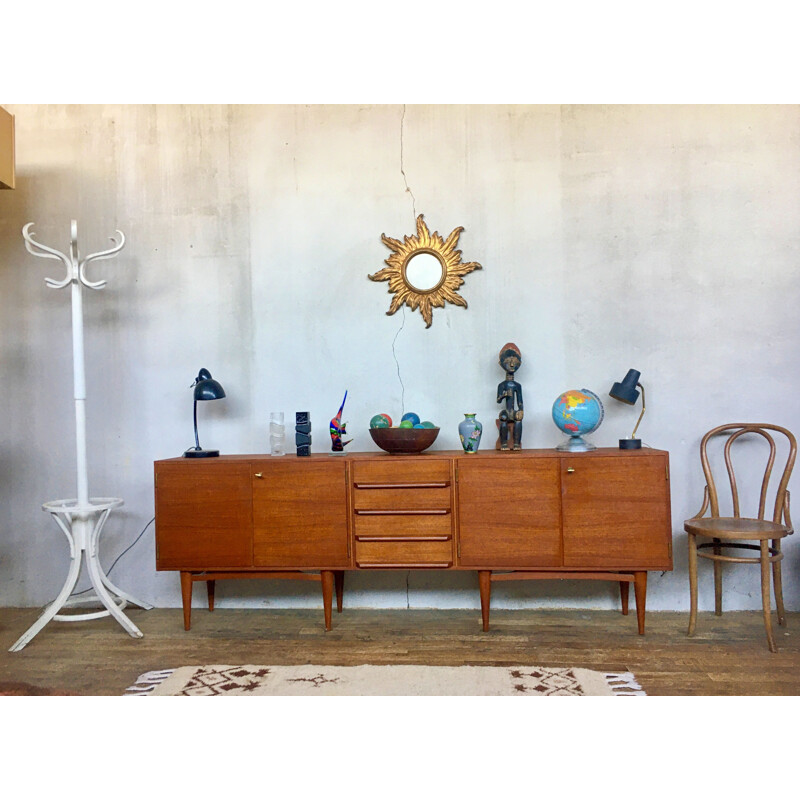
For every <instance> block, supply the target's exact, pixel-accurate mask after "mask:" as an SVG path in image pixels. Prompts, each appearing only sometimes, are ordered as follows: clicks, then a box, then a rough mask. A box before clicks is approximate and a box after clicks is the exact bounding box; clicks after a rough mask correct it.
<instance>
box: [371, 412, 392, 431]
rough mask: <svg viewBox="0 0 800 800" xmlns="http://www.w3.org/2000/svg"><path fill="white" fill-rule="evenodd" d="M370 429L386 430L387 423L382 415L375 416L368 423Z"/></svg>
mask: <svg viewBox="0 0 800 800" xmlns="http://www.w3.org/2000/svg"><path fill="white" fill-rule="evenodd" d="M369 426H370V428H388V427H390V426H389V421H388V420H387V419H386V416H385V415H384V414H376V415H375V416H374V417H373V418H372V419H371V420H370V421H369Z"/></svg>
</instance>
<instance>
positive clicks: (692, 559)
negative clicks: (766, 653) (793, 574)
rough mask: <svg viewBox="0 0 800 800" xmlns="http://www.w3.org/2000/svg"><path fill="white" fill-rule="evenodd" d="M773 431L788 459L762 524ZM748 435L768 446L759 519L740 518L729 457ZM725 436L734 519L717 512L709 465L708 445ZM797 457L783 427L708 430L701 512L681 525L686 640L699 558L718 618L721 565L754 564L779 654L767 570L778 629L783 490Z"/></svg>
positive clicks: (785, 531) (786, 524) (785, 520)
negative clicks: (708, 566)
mask: <svg viewBox="0 0 800 800" xmlns="http://www.w3.org/2000/svg"><path fill="white" fill-rule="evenodd" d="M771 431H774V432H777V433H780V434H782V435H783V436H785V437H786V440H787V442H788V455H787V456H786V464H785V466H784V468H783V472H782V473H781V477H780V481H779V483H778V488H777V491H776V492H775V502H774V506H773V515H772V519H771V520H768V519H765V511H766V506H767V493H768V490H769V483H770V478H771V476H772V468H773V466H774V464H775V458H776V453H777V447H776V445H775V440H774V438H773V437H772V435H771V433H770V432H771ZM746 434H758V435H760V436H761V437H763V438H764V439H765V440H766V441H767V443H768V444H769V456H768V458H767V463H766V468H765V470H764V476H763V479H762V481H761V492H760V494H759V505H758V516H757V517H743V516H742V515H741V513H740V510H739V490H738V487H737V483H736V476H735V474H734V468H733V460H732V458H731V448H732V446H733V444H734V443H735V442H736V441H737V440H739V438H740V437H742V436H744V435H746ZM723 435H727V439H726V441H725V444H724V447H723V453H724V456H725V467H726V469H727V472H728V480H729V483H730V488H731V499H732V501H733V516H732V517H723V516H721V515H720V513H719V497H718V495H717V488H716V484H715V483H714V476H713V471H712V468H711V461H710V459H709V455H708V449H709V444H710V443H711V441H712V440H713V439H714V438H715V437H718V436H723ZM796 455H797V442H796V440H795V438H794V436H793V435H792V434H791V433H790V432H789V431H788V430H786V428H781V427H779V426H777V425H767V424H758V425H756V424H741V423H736V424H730V425H720V426H718V427H716V428H713V429H712V430H710V431H709V432H708V433H707V434H706V435H705V436H704V437H703V439H702V441H701V442H700V460H701V462H702V466H703V474H704V475H705V479H706V486H705V493H704V498H703V507H702V508H701V509H700V511H699V512H698V513H697V514H696V515H695V516H694V517H692V518H691V519H687V520H686V521H685V522H684V524H683V527H684V530H685V531H686V532H687V533H688V535H689V536H688V539H689V592H690V600H691V611H690V614H689V630H688V635H689V636H692V635H693V634H694V631H695V627H696V625H697V559H698V557H701V558H707V559H710V560H711V561H713V562H714V613H715V614H716V615H717V616H720V615H721V614H722V563H723V562H733V563H738V564H758V565H759V566H760V568H761V606H762V609H763V613H764V627H765V629H766V633H767V644H768V645H769V649H770V651H772V652H773V653H775V652H777V648H776V646H775V639H774V637H773V635H772V620H771V611H770V571H771V572H772V584H773V587H774V590H775V605H776V606H777V610H778V624H779V625H785V624H786V612H785V610H784V607H783V587H782V583H781V561H782V560H783V553H782V552H781V540H782V539H784V538H785V537H786V536H789V535H790V534H791V533H793V529H792V520H791V516H790V513H789V490H788V488H787V486H788V483H789V478H790V476H791V474H792V469H793V468H794V462H795V457H796ZM707 512H709V513H710V515H709V516H705V515H706V513H707ZM698 537H701V538H704V539H710V541H705V542H701V543H700V544H698V542H697V539H698ZM755 542H758V544H755ZM770 543H771V544H770ZM728 549H738V550H755V551H758V555H757V556H731V555H726V554H725V552H723V551H725V550H728Z"/></svg>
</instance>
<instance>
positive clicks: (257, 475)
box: [253, 472, 264, 478]
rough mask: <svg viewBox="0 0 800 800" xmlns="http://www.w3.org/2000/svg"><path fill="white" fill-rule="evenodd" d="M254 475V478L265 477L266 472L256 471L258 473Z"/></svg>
mask: <svg viewBox="0 0 800 800" xmlns="http://www.w3.org/2000/svg"><path fill="white" fill-rule="evenodd" d="M253 477H254V478H263V477H264V473H263V472H256V474H255V475H254V476H253Z"/></svg>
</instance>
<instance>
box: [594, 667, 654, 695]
mask: <svg viewBox="0 0 800 800" xmlns="http://www.w3.org/2000/svg"><path fill="white" fill-rule="evenodd" d="M604 677H605V679H606V683H607V684H608V687H609V689H611V691H612V692H613V694H614V696H615V697H617V696H618V697H647V693H646V692H645V691H644V690H643V689H642V687H641V686H640V685H639V684H638V683H637V681H636V678H634V676H633V673H632V672H606V673H605V675H604Z"/></svg>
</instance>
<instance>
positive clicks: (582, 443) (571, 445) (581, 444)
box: [556, 434, 622, 453]
mask: <svg viewBox="0 0 800 800" xmlns="http://www.w3.org/2000/svg"><path fill="white" fill-rule="evenodd" d="M620 446H622V445H620ZM556 450H560V451H561V452H562V453H563V452H566V453H588V452H589V451H590V450H597V445H594V444H590V443H589V442H587V441H586V439H584V438H583V436H581V435H579V434H576V435H575V436H570V437H569V439H567V440H566V441H565V442H562V443H561V444H560V445H558V447H556Z"/></svg>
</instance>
